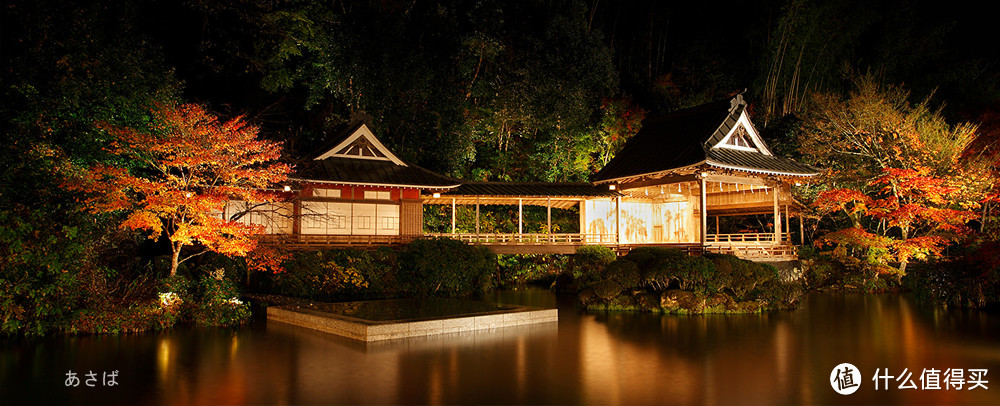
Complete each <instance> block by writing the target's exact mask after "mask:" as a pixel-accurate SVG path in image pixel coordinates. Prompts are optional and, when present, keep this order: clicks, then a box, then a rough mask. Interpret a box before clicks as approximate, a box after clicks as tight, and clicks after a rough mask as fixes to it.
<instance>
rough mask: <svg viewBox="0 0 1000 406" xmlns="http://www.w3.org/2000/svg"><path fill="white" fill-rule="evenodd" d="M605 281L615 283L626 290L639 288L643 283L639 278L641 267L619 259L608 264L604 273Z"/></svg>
mask: <svg viewBox="0 0 1000 406" xmlns="http://www.w3.org/2000/svg"><path fill="white" fill-rule="evenodd" d="M604 279H608V280H611V281H614V282H615V283H617V284H618V285H620V286H621V287H622V288H624V289H635V288H638V287H639V285H640V284H641V282H642V279H641V278H640V277H639V267H638V266H636V265H635V262H632V261H629V260H628V259H618V260H615V261H614V262H612V263H610V264H608V267H607V269H606V270H605V271H604Z"/></svg>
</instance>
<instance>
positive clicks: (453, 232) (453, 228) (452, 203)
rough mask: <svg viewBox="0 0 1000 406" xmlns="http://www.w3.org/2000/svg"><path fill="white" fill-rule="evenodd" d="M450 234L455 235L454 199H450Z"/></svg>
mask: <svg viewBox="0 0 1000 406" xmlns="http://www.w3.org/2000/svg"><path fill="white" fill-rule="evenodd" d="M451 233H452V234H455V198H454V197H453V198H451Z"/></svg>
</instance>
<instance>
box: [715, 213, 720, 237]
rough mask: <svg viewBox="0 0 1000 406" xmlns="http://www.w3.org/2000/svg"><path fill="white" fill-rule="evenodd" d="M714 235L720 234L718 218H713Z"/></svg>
mask: <svg viewBox="0 0 1000 406" xmlns="http://www.w3.org/2000/svg"><path fill="white" fill-rule="evenodd" d="M715 233H716V234H722V233H721V232H719V216H715Z"/></svg>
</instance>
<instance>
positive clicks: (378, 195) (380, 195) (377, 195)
mask: <svg viewBox="0 0 1000 406" xmlns="http://www.w3.org/2000/svg"><path fill="white" fill-rule="evenodd" d="M389 198H390V194H389V192H388V191H386V192H381V191H374V190H366V191H365V199H377V200H389Z"/></svg>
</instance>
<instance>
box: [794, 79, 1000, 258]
mask: <svg viewBox="0 0 1000 406" xmlns="http://www.w3.org/2000/svg"><path fill="white" fill-rule="evenodd" d="M855 85H856V89H855V91H853V92H851V93H850V95H849V96H848V97H847V98H841V97H838V96H836V95H831V94H818V95H816V96H815V97H814V98H813V100H812V102H811V104H810V112H809V113H808V114H807V117H806V124H807V132H806V134H804V135H805V137H803V140H802V143H801V147H800V152H801V153H802V154H803V155H804V157H805V160H806V161H807V162H809V163H811V164H813V165H816V166H818V167H822V168H825V169H826V173H825V179H824V180H823V181H822V182H819V184H818V186H816V187H817V188H818V189H819V190H816V191H815V192H816V195H815V196H816V198H815V202H814V204H813V206H814V208H816V210H817V211H818V212H819V213H820V214H824V215H835V214H836V213H840V214H842V215H843V217H841V218H842V219H846V222H847V224H846V225H847V227H845V228H843V229H841V230H837V231H834V232H830V233H827V234H826V235H824V236H823V237H821V238H820V239H819V240H818V244H819V245H821V246H830V247H833V253H834V256H835V257H837V258H839V259H841V260H843V261H845V262H847V263H849V264H852V265H856V266H859V267H862V268H866V269H874V270H875V271H877V272H878V273H889V274H896V275H903V274H905V272H906V266H907V263H908V262H910V261H911V260H913V259H923V258H926V257H928V256H930V255H936V254H940V253H941V252H942V250H943V249H944V248H945V247H946V246H947V245H948V244H949V243H950V242H952V241H957V240H958V239H959V238H960V237H961V236H962V235H964V234H966V233H967V232H968V231H969V230H968V229H967V228H966V227H965V223H966V222H967V221H969V220H972V219H974V218H976V217H977V216H976V213H975V212H974V211H975V210H977V209H979V208H981V207H982V206H981V205H982V204H983V202H984V198H985V197H986V195H987V191H988V190H989V187H990V185H991V184H992V183H993V179H992V174H991V173H990V171H989V170H986V169H985V168H984V165H982V163H981V162H979V161H978V160H976V159H975V158H970V157H968V156H963V152H964V151H966V149H967V148H968V147H969V145H970V144H971V143H972V141H973V140H974V138H975V135H976V127H975V126H974V125H971V124H958V125H949V124H948V123H946V122H945V120H944V118H943V117H942V116H941V114H940V112H939V111H935V110H932V109H931V108H930V107H929V100H928V99H925V100H923V101H922V102H920V103H917V104H916V105H913V104H911V103H910V102H909V101H908V99H909V93H908V92H906V91H905V90H903V89H901V88H899V87H894V86H886V85H881V84H879V83H877V81H876V80H875V79H874V78H872V77H870V76H866V77H861V78H855ZM892 263H898V264H899V265H898V267H893V266H890V264H892Z"/></svg>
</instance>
